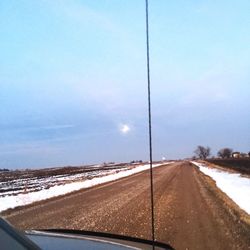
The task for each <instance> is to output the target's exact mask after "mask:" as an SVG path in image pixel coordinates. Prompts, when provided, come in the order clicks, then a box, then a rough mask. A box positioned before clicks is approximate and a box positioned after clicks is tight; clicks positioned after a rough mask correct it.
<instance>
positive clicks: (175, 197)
mask: <svg viewBox="0 0 250 250" xmlns="http://www.w3.org/2000/svg"><path fill="white" fill-rule="evenodd" d="M153 171H154V173H153V174H154V193H155V196H154V199H155V228H156V240H158V241H162V242H165V243H168V244H170V245H171V246H172V247H174V248H175V249H199V250H200V249H250V226H249V224H248V223H247V222H246V221H247V220H248V221H249V216H248V215H247V214H244V213H243V215H244V218H246V217H247V220H243V219H242V217H243V215H242V212H241V211H240V210H239V209H237V206H236V205H235V204H233V203H232V202H231V201H230V199H228V198H227V197H226V196H225V194H224V193H222V192H221V191H220V190H218V189H217V188H216V186H215V184H214V182H213V181H212V180H211V179H210V178H209V177H207V176H205V175H204V174H202V173H201V172H199V170H198V168H197V167H195V166H194V165H192V164H191V163H188V162H177V163H174V164H171V165H166V166H162V167H157V168H155V169H154V170H153ZM149 184H150V181H149V171H144V172H141V173H138V174H135V175H133V176H130V177H126V178H123V179H120V180H117V181H114V182H111V183H106V184H103V185H99V186H96V187H93V188H90V189H87V190H81V191H78V192H75V193H72V194H68V195H65V196H63V197H58V198H53V199H50V200H47V201H43V202H39V203H36V204H34V205H29V206H26V207H23V208H17V209H14V210H11V211H10V210H9V211H7V212H5V213H3V215H4V217H5V218H6V219H7V220H9V221H10V222H11V223H12V224H13V225H15V226H16V227H18V228H20V229H46V228H67V229H83V230H92V231H102V232H110V233H116V234H122V235H129V236H135V237H142V238H146V239H150V237H151V233H150V232H151V231H150V225H151V218H150V214H151V213H150V203H149V202H150V195H149ZM230 203H232V204H230Z"/></svg>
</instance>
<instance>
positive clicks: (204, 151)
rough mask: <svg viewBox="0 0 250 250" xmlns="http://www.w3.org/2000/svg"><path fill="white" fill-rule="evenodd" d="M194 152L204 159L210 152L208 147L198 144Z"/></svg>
mask: <svg viewBox="0 0 250 250" xmlns="http://www.w3.org/2000/svg"><path fill="white" fill-rule="evenodd" d="M194 153H195V154H196V155H197V156H198V157H199V158H200V159H202V160H205V159H206V158H207V157H208V156H210V154H211V149H210V147H203V146H198V147H197V149H196V150H195V151H194Z"/></svg>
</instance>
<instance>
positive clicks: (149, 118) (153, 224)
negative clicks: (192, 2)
mask: <svg viewBox="0 0 250 250" xmlns="http://www.w3.org/2000/svg"><path fill="white" fill-rule="evenodd" d="M145 7H146V45H147V47H146V50H147V85H148V132H149V159H150V198H151V235H152V249H153V250H154V249H155V222H154V221H155V220H154V186H153V166H152V162H153V160H152V159H153V156H152V121H151V88H150V86H151V85H150V57H149V25H148V16H149V15H148V0H145Z"/></svg>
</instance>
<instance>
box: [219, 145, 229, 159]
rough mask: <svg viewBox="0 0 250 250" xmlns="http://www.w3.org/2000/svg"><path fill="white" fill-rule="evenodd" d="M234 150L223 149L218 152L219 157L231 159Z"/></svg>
mask: <svg viewBox="0 0 250 250" xmlns="http://www.w3.org/2000/svg"><path fill="white" fill-rule="evenodd" d="M232 153H233V150H232V149H231V148H222V149H220V150H219V151H218V153H217V155H218V156H219V157H221V158H223V159H224V158H230V157H231V156H232Z"/></svg>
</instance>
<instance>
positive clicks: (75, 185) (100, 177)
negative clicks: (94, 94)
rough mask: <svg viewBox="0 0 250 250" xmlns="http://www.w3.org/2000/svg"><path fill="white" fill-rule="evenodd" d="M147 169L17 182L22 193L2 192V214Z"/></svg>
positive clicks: (147, 166)
mask: <svg viewBox="0 0 250 250" xmlns="http://www.w3.org/2000/svg"><path fill="white" fill-rule="evenodd" d="M170 163H171V162H169V163H164V164H162V163H161V164H153V167H158V166H162V165H166V164H170ZM146 169H149V164H147V165H139V166H136V167H134V168H131V166H130V167H128V168H122V169H121V168H120V169H119V168H117V169H113V170H106V171H103V170H99V171H98V170H96V171H93V172H91V173H83V174H78V175H72V176H59V175H58V176H51V177H47V178H44V179H42V180H41V179H36V178H27V179H21V180H16V182H15V185H16V186H18V185H19V186H20V187H21V190H22V192H20V188H19V189H18V190H17V191H15V190H13V191H7V190H6V192H2V193H1V195H0V212H1V211H4V210H7V209H9V208H15V207H18V206H23V205H28V204H31V203H33V202H36V201H41V200H45V199H48V198H52V197H55V196H59V195H64V194H67V193H70V192H73V191H77V190H80V189H84V188H89V187H92V186H95V185H98V184H102V183H105V182H109V181H113V180H117V179H120V178H122V177H126V176H129V175H132V174H136V173H139V172H141V171H144V170H146ZM90 175H91V176H90ZM83 177H85V179H81V178H83ZM69 181H70V182H69ZM49 183H50V184H51V183H54V185H53V186H51V187H50V186H48V184H49ZM0 184H1V191H4V190H3V188H4V186H7V182H6V183H4V182H1V183H0ZM25 185H27V187H28V189H27V190H25V191H24V188H25ZM37 187H39V188H37Z"/></svg>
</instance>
